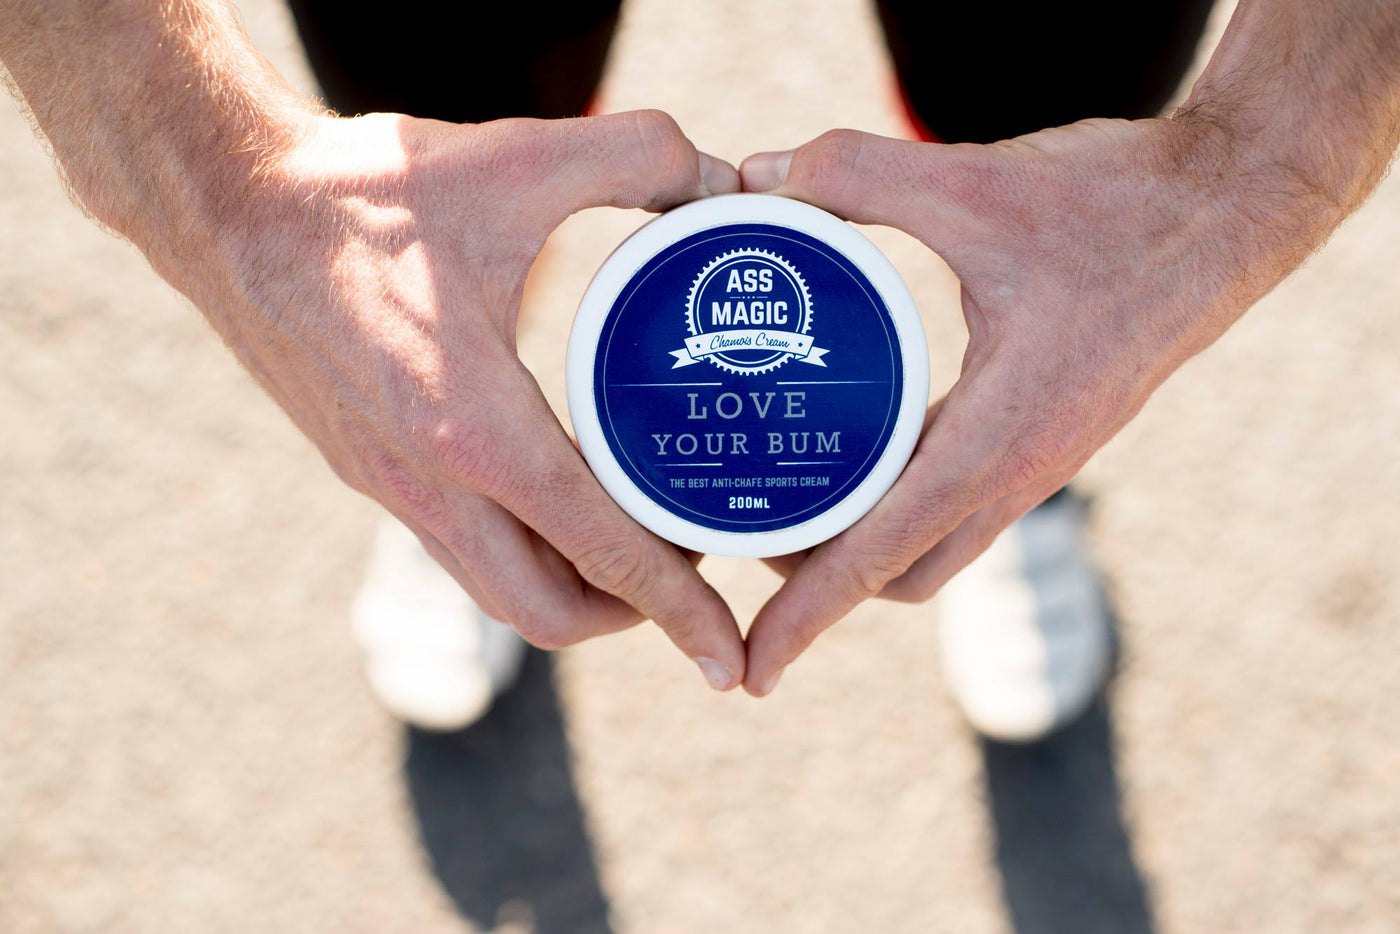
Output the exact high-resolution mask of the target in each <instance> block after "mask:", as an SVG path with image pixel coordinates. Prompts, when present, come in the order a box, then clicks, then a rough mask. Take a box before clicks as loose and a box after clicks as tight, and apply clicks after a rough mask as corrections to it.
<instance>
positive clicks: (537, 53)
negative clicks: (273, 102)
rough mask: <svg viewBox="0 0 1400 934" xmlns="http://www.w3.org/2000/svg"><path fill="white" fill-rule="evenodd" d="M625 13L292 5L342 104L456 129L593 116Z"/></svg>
mask: <svg viewBox="0 0 1400 934" xmlns="http://www.w3.org/2000/svg"><path fill="white" fill-rule="evenodd" d="M620 5H621V0H573V2H562V0H558V2H545V3H490V4H487V3H481V4H477V3H470V4H438V3H425V2H421V0H417V2H415V0H404V2H402V3H399V4H395V5H392V6H389V7H385V6H384V5H383V4H373V5H370V4H367V3H355V2H345V0H291V8H292V14H293V15H294V16H295V18H296V24H297V31H298V32H299V33H300V35H301V40H302V42H303V43H304V44H305V46H306V52H307V56H308V58H309V59H310V61H311V67H312V69H313V70H314V71H315V73H316V78H317V80H318V81H319V82H320V84H321V88H322V89H323V90H324V92H325V94H326V100H327V103H329V104H330V105H331V106H332V107H334V108H335V109H336V110H338V111H340V112H341V113H345V114H357V113H371V112H376V111H393V112H399V113H407V114H411V115H413V116H415V117H433V118H436V119H439V120H449V121H452V122H454V123H480V122H483V121H486V120H495V119H498V118H501V117H570V116H578V115H580V114H582V113H583V112H584V111H585V110H586V109H587V108H588V104H589V102H590V100H591V99H592V97H593V93H594V91H595V90H596V89H597V87H598V81H599V79H600V78H601V76H602V73H603V65H604V62H605V60H606V58H607V54H608V47H609V46H610V45H611V44H612V36H613V29H614V27H615V26H616V25H617V14H618V8H619V6H620ZM464 21H465V22H467V23H468V24H469V25H468V26H467V27H465V28H463V27H461V26H460V25H459V24H461V23H463V22H464Z"/></svg>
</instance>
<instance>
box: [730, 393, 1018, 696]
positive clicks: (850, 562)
mask: <svg viewBox="0 0 1400 934" xmlns="http://www.w3.org/2000/svg"><path fill="white" fill-rule="evenodd" d="M1001 382H1002V381H1001V380H1000V379H998V378H997V377H996V374H989V373H987V372H986V371H985V370H981V369H978V370H973V371H972V372H970V373H969V374H967V375H965V376H964V378H963V380H962V381H961V382H960V383H959V384H958V385H957V386H956V387H954V390H953V392H952V393H950V395H949V396H948V398H947V399H946V400H945V401H944V402H943V404H942V408H941V410H940V411H938V413H937V415H936V417H935V418H934V421H933V424H932V425H931V427H930V429H929V431H928V432H927V433H926V434H925V435H924V437H923V438H922V439H921V441H920V443H919V446H918V447H917V448H916V449H915V452H914V455H913V457H912V458H911V459H910V461H909V465H908V466H907V467H906V468H905V471H904V473H903V475H902V476H901V477H900V479H899V480H898V481H897V482H896V483H895V485H894V487H893V488H891V490H890V492H889V493H888V494H886V496H885V497H884V499H882V500H881V501H880V502H879V503H877V504H876V506H875V508H874V509H872V510H871V511H870V513H868V514H867V515H866V516H865V517H864V518H863V519H861V520H860V521H859V522H857V523H856V524H855V525H853V526H852V527H851V528H850V529H848V530H846V531H845V532H844V533H842V534H841V535H839V536H838V537H836V538H834V539H832V540H831V541H829V542H826V543H825V544H823V545H820V546H818V547H817V548H816V549H815V550H814V551H813V552H812V554H811V556H810V557H809V558H808V559H807V561H805V562H804V563H803V564H802V565H801V566H800V567H798V568H797V569H796V570H795V571H793V572H792V575H791V576H790V577H789V578H788V580H787V582H786V583H785V584H784V585H783V586H782V587H781V588H780V589H779V590H778V592H777V593H776V594H774V595H773V597H772V598H771V599H769V601H768V602H767V604H765V605H764V607H763V608H762V609H761V610H760V611H759V613H758V616H757V617H756V618H755V619H754V622H753V625H752V626H751V627H750V629H749V634H748V640H747V643H748V650H749V657H748V673H747V674H746V676H745V683H744V688H745V690H747V691H749V693H751V694H754V695H756V696H760V697H761V696H763V695H764V694H767V693H769V692H770V691H771V690H772V688H773V686H774V685H775V684H776V681H777V677H778V676H779V675H780V674H781V672H782V670H783V668H785V667H786V666H787V665H788V664H789V663H790V662H791V661H792V660H793V659H795V658H796V657H797V656H798V655H800V654H801V653H802V651H803V650H805V649H806V648H807V646H809V645H810V644H811V643H812V641H813V640H814V639H815V638H816V637H817V636H818V635H819V634H820V633H821V632H823V631H824V630H825V629H827V627H829V626H831V625H832V624H833V623H835V622H836V621H837V620H839V619H840V618H841V617H843V616H845V615H846V613H848V612H850V610H851V609H853V608H854V607H855V606H856V605H857V604H859V603H861V602H862V601H863V600H865V599H867V598H868V597H870V596H873V595H874V594H876V593H879V592H880V591H881V590H882V589H883V588H884V587H885V585H886V584H887V583H888V582H889V581H890V580H892V579H894V578H896V577H898V576H899V575H900V574H903V573H904V572H905V571H907V570H908V569H909V567H910V566H911V565H912V564H913V563H914V562H915V561H916V560H917V559H918V558H919V557H920V556H922V555H923V554H925V553H926V552H927V551H928V550H929V549H930V548H932V547H933V545H934V544H935V543H937V542H938V541H940V540H942V539H943V537H944V536H946V535H947V534H948V533H949V532H951V531H952V530H953V529H954V528H956V527H957V526H958V525H959V524H960V523H961V522H962V521H963V520H964V519H965V518H967V517H968V516H969V515H971V514H972V513H973V512H975V511H976V510H977V509H979V508H981V507H982V506H984V505H986V504H987V503H989V502H992V501H993V500H997V499H1001V498H1002V497H1004V496H1006V495H1009V494H1010V493H1011V492H1012V488H1013V486H1016V487H1017V488H1019V486H1024V485H1025V484H1024V483H1019V476H1020V473H1019V471H1018V469H1017V467H1016V466H1015V464H1016V461H1015V454H1014V453H1013V451H1012V449H1013V448H1014V446H1015V445H1016V444H1017V443H1018V442H1017V428H1016V424H1015V418H1016V416H1015V414H1014V412H1015V407H1014V406H1011V407H1008V406H1006V405H1005V404H1004V402H1005V400H1004V399H1002V400H999V399H998V397H997V392H996V387H997V386H998V385H1000V383H1001Z"/></svg>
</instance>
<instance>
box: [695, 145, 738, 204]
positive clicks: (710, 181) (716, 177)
mask: <svg viewBox="0 0 1400 934" xmlns="http://www.w3.org/2000/svg"><path fill="white" fill-rule="evenodd" d="M699 156H700V184H701V186H703V187H704V189H705V194H707V195H723V194H730V193H732V192H735V191H737V190H738V189H739V179H738V176H737V175H736V174H735V172H734V167H733V166H732V165H730V164H729V163H727V162H725V161H724V160H722V159H716V158H715V157H714V156H712V155H710V154H709V153H704V152H702V153H699Z"/></svg>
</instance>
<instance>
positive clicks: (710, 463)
mask: <svg viewBox="0 0 1400 934" xmlns="http://www.w3.org/2000/svg"><path fill="white" fill-rule="evenodd" d="M661 466H662V467H723V466H724V465H723V464H721V463H720V462H719V461H690V462H688V463H684V464H677V463H674V462H672V463H667V464H662V465H661Z"/></svg>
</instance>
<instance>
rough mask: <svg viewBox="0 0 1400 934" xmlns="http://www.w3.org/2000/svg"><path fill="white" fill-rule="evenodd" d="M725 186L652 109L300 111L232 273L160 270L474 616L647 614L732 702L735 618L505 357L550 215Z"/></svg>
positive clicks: (576, 632)
mask: <svg viewBox="0 0 1400 934" xmlns="http://www.w3.org/2000/svg"><path fill="white" fill-rule="evenodd" d="M737 187H738V176H737V174H736V172H735V170H734V169H733V168H732V167H730V166H728V165H727V164H725V163H722V162H718V161H716V160H713V159H710V158H709V157H708V156H704V155H701V154H698V153H697V152H696V150H695V148H694V147H693V146H692V145H691V144H690V142H689V141H688V140H687V139H686V138H685V136H684V135H682V133H681V132H680V130H679V129H678V128H677V127H676V125H675V123H674V121H672V120H671V119H670V118H669V117H667V116H666V115H664V114H661V113H658V112H637V113H629V114H618V115H614V116H607V117H598V118H590V119H578V120H559V121H537V120H503V121H498V122H494V123H487V124H481V125H477V126H457V125H452V124H446V123H440V122H436V121H429V120H417V119H413V118H409V117H405V116H399V115H389V114H376V115H371V116H368V117H361V118H356V119H335V118H329V117H320V116H316V117H311V118H309V119H307V120H305V121H303V122H302V124H301V126H300V127H299V129H298V131H297V133H296V135H295V139H294V142H293V143H292V144H291V145H289V146H286V147H284V148H283V150H282V151H281V152H280V154H279V155H277V156H276V157H274V158H272V159H270V160H269V161H268V162H267V164H266V165H264V166H263V167H262V169H261V170H260V172H259V173H258V183H257V185H256V186H255V188H254V192H253V194H252V195H251V197H250V198H249V199H248V201H247V202H246V203H245V204H243V206H242V208H241V209H240V210H237V211H231V212H230V213H231V217H230V220H229V222H228V230H227V234H226V237H225V238H224V243H225V246H226V251H227V256H225V257H222V258H221V261H214V262H209V263H205V264H201V263H200V262H199V259H200V258H198V257H186V258H185V260H186V261H181V260H179V259H177V260H176V261H175V262H174V263H170V264H166V265H167V267H170V266H174V267H178V268H165V269H162V270H161V271H162V272H165V273H166V274H167V277H168V278H171V280H172V281H174V282H175V283H176V284H177V285H179V286H180V287H181V288H182V289H183V290H184V291H186V292H187V293H188V294H190V295H191V297H192V298H193V299H194V300H195V302H196V304H198V305H200V307H201V308H202V309H203V310H204V311H205V312H206V314H208V315H209V317H210V319H211V321H212V322H213V323H214V324H215V326H216V327H218V328H219V329H220V330H221V331H222V332H223V334H224V336H225V339H226V340H228V342H229V344H230V345H231V346H232V348H233V349H234V351H235V352H236V353H237V354H238V356H239V357H240V359H241V360H242V362H243V363H244V364H245V365H246V366H247V367H248V368H249V369H250V370H251V371H252V372H253V373H254V374H255V375H256V376H257V378H258V379H259V380H260V381H261V382H262V384H263V385H264V386H265V387H266V388H267V390H268V392H269V393H271V395H272V396H273V397H274V398H275V399H276V400H277V402H279V403H280V404H281V405H282V407H283V408H284V409H286V410H287V412H288V413H289V414H290V415H291V416H292V418H293V419H294V420H295V421H296V423H297V425H298V426H299V427H300V428H301V430H302V431H303V432H305V433H306V435H307V436H308V437H309V438H310V439H311V440H312V441H313V442H315V443H316V445H317V446H318V447H319V448H320V450H321V452H322V453H323V454H324V455H325V457H326V459H327V460H328V461H329V462H330V464H331V466H332V467H333V468H334V469H335V471H336V473H337V474H338V475H339V476H340V477H341V478H342V479H343V480H344V481H345V482H346V483H348V484H350V485H351V486H352V487H354V488H355V489H357V490H360V491H361V492H363V493H365V494H366V495H368V496H370V497H372V498H374V499H376V500H378V501H379V502H381V503H382V504H383V505H384V506H385V507H386V508H388V509H389V510H390V511H391V512H393V513H394V514H395V515H396V516H398V517H399V518H400V519H401V520H403V521H404V522H405V523H406V524H407V525H408V526H409V527H410V528H412V529H413V530H414V531H415V532H416V533H417V534H418V536H419V537H420V538H421V539H422V541H423V543H424V544H425V545H426V546H427V548H428V550H429V551H430V552H431V553H432V554H433V556H434V557H435V558H437V560H438V561H439V562H441V563H442V565H443V566H444V567H445V568H447V570H448V571H450V572H451V573H452V575H453V576H454V577H455V578H456V579H457V580H458V581H459V582H460V583H461V585H462V586H463V587H464V588H465V589H466V590H467V591H468V592H469V593H470V594H471V596H472V597H473V599H475V600H476V601H477V602H478V603H479V604H480V605H481V607H482V608H483V609H484V610H485V611H486V612H487V613H489V614H491V615H492V616H494V617H496V618H498V619H501V620H505V621H508V622H510V623H512V624H513V625H514V626H515V627H516V628H517V629H518V630H519V631H520V633H521V635H523V636H524V637H525V638H526V639H527V640H528V641H530V642H532V643H534V644H535V645H538V646H541V647H544V648H556V647H559V646H564V645H568V644H571V643H574V642H578V641H579V640H581V639H585V638H588V637H590V636H594V635H598V634H601V633H607V632H612V631H614V630H618V629H621V628H624V627H627V626H631V625H633V624H634V623H636V622H637V621H638V620H640V619H641V618H643V617H651V618H652V619H654V620H656V622H657V623H658V624H659V625H660V626H661V627H662V628H663V629H664V630H665V631H666V633H667V634H668V635H669V636H670V637H671V639H672V640H673V641H674V642H675V644H676V645H677V646H678V647H679V648H680V649H681V651H682V652H684V653H685V654H686V655H687V656H689V657H691V658H692V659H695V660H697V661H698V662H699V663H700V665H701V668H702V671H703V673H704V674H705V676H706V678H707V680H709V682H710V683H711V685H712V686H714V687H716V688H720V689H727V688H730V687H733V686H735V685H737V684H738V683H739V682H740V680H741V679H742V678H743V674H744V661H745V657H744V647H743V643H742V639H741V637H740V634H739V630H738V627H737V626H736V624H735V621H734V618H733V616H732V614H731V613H730V611H729V609H728V608H727V606H726V605H725V604H724V602H723V601H722V600H721V599H720V597H719V596H718V595H717V594H716V593H715V592H714V591H713V590H712V589H711V588H710V587H709V586H708V585H707V584H705V583H704V581H703V580H702V579H701V578H700V576H699V575H698V574H697V573H696V572H695V570H694V568H693V566H692V565H691V564H690V563H689V562H688V561H687V558H686V556H684V555H683V554H682V553H681V552H679V551H678V550H676V549H675V548H674V547H672V546H671V545H669V544H667V543H665V542H663V541H661V540H660V539H658V538H657V537H655V536H654V535H651V534H650V533H648V532H646V531H645V530H644V529H642V528H641V527H640V526H638V525H637V524H636V523H635V522H633V521H632V520H631V519H630V518H628V517H627V516H626V515H625V514H624V513H623V512H622V511H621V510H620V509H619V508H618V507H617V506H616V505H615V504H614V503H613V502H612V501H611V500H610V499H609V498H608V496H607V495H606V494H605V493H604V492H603V490H602V488H601V487H599V485H598V483H597V482H596V481H595V480H594V478H593V476H592V475H591V473H590V472H589V470H588V467H587V466H586V465H585V463H584V462H583V459H582V458H581V457H580V455H579V453H578V451H577V450H576V449H575V447H574V446H573V445H572V443H571V442H570V439H569V438H568V436H567V435H566V433H565V432H564V430H563V429H562V428H561V426H560V425H559V423H558V421H557V420H556V419H555V417H554V415H553V413H552V412H551V410H550V408H549V406H548V404H547V403H546V402H545V399H544V397H543V395H542V394H541V392H540V389H539V387H538V385H537V384H536V382H535V380H534V379H533V378H532V376H531V375H530V373H529V372H527V370H526V369H525V367H524V366H523V365H522V364H521V363H520V361H519V359H518V358H517V356H516V350H515V327H516V316H517V312H518V307H519V303H520V297H521V290H522V286H523V284H524V281H525V276H526V273H527V272H528V270H529V269H530V266H531V263H532V262H533V261H534V258H535V256H536V254H537V252H538V251H539V249H540V247H541V246H542V244H543V243H544V241H545V238H546V237H547V236H548V235H549V233H550V231H552V230H553V229H554V228H555V227H556V226H557V225H558V224H559V223H560V222H561V221H562V220H563V219H564V218H566V217H567V216H568V215H569V214H571V213H573V212H575V211H578V210H580V209H582V208H586V207H592V206H597V205H615V206H618V207H643V208H648V209H651V210H659V209H663V208H666V207H669V206H671V205H675V204H678V203H680V202H684V201H687V200H690V199H692V198H696V197H700V196H703V195H706V194H709V193H714V192H717V191H733V190H735V189H737ZM226 268H231V269H232V273H231V274H225V273H224V272H223V270H224V269H226ZM201 269H207V270H210V271H208V272H201V271H200V270H201Z"/></svg>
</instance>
